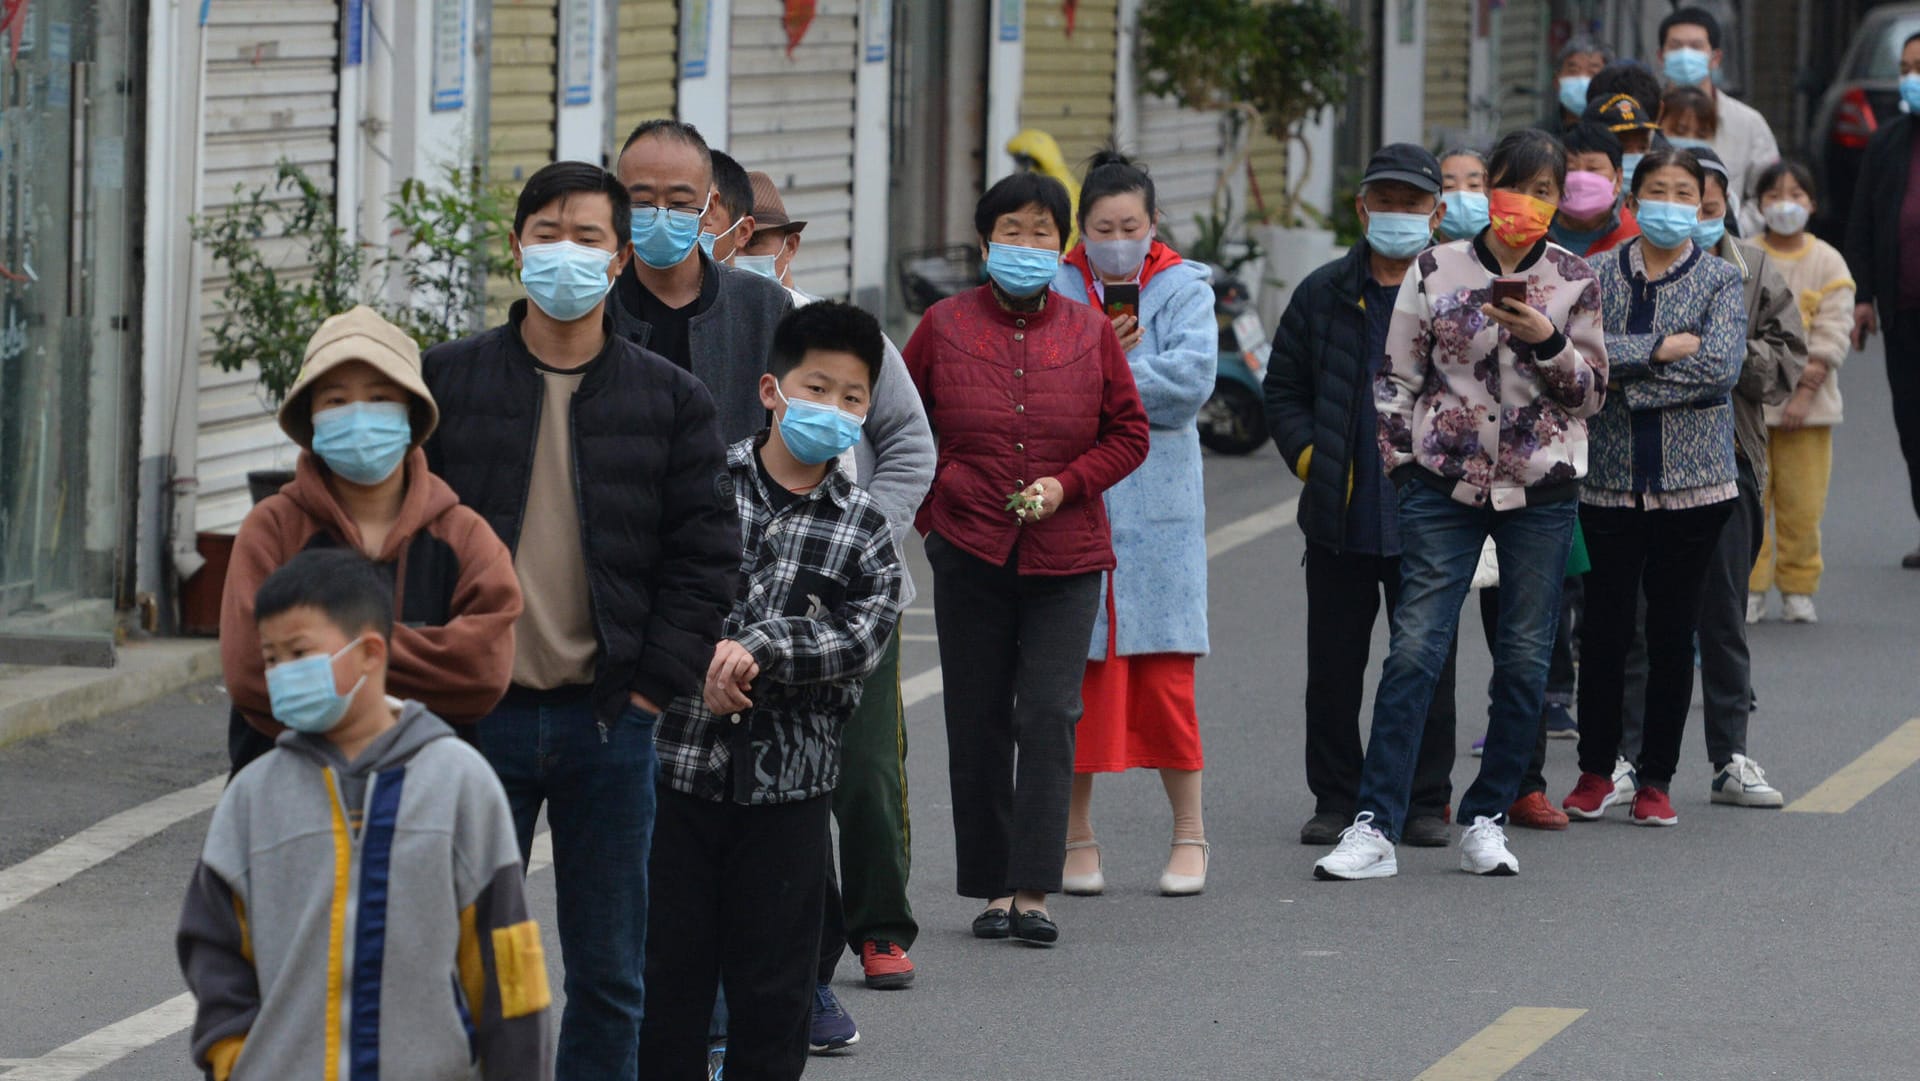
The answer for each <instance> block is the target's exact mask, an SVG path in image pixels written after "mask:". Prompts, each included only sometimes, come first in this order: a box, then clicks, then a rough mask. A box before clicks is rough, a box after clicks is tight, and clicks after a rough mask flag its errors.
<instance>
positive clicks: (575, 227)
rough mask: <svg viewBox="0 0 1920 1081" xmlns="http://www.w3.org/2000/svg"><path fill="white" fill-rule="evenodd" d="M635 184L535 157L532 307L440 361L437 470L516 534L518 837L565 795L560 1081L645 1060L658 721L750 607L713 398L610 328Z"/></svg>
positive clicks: (527, 205) (525, 274) (520, 305)
mask: <svg viewBox="0 0 1920 1081" xmlns="http://www.w3.org/2000/svg"><path fill="white" fill-rule="evenodd" d="M629 218H630V211H629V209H628V199H627V193H626V189H624V188H622V187H621V186H620V182H619V181H618V180H617V179H615V178H614V177H613V176H612V175H611V174H609V173H607V172H606V171H605V170H603V169H601V168H599V167H598V166H594V165H588V164H585V163H581V162H560V163H557V164H554V165H549V166H547V167H546V168H544V169H541V170H540V171H539V172H537V173H535V174H534V175H533V178H532V179H530V180H529V181H528V182H527V186H526V189H525V190H524V191H522V192H521V194H520V200H519V205H518V207H517V208H516V210H515V214H514V238H513V249H514V255H515V257H516V259H517V260H518V261H519V263H520V265H521V281H522V282H523V283H524V284H525V285H526V288H527V293H528V296H529V298H530V300H531V303H529V301H527V300H522V301H517V302H515V303H514V305H513V307H512V309H511V311H510V313H509V315H508V317H507V323H506V325H505V326H501V327H495V328H494V329H492V330H489V331H487V332H485V333H483V334H479V335H476V336H474V337H471V338H465V339H462V340H460V341H457V342H449V343H447V344H445V345H441V346H437V347H435V348H434V349H432V350H430V351H429V352H428V353H427V355H426V358H425V368H426V380H427V385H428V386H429V387H430V388H431V389H432V390H433V393H434V398H435V399H436V400H437V401H438V402H439V404H440V428H439V430H438V431H437V432H436V433H435V434H434V437H433V438H432V439H431V440H430V441H429V442H428V443H427V459H428V462H429V463H430V464H431V465H432V467H433V470H434V472H436V473H438V474H439V475H440V476H441V477H443V478H444V479H445V480H446V481H447V483H449V484H451V485H452V486H453V489H454V491H456V492H458V493H459V495H460V499H461V502H463V503H465V504H467V505H468V506H470V507H472V508H473V509H475V510H476V511H478V512H479V513H480V515H481V516H482V517H484V518H485V519H486V520H487V523H488V524H489V525H491V526H492V527H493V529H494V531H495V532H496V533H498V534H499V535H500V539H501V540H503V541H505V542H506V545H507V547H508V549H510V550H511V551H512V552H513V561H514V570H515V572H516V573H517V574H518V575H519V578H520V587H521V592H522V595H523V597H524V598H525V608H524V610H523V612H522V614H521V616H520V619H519V621H518V622H517V623H516V624H515V625H514V634H515V644H514V664H513V685H512V687H511V688H510V689H509V690H508V691H507V696H506V698H505V699H504V700H503V701H502V702H501V704H500V706H499V708H498V709H496V710H495V711H494V712H493V713H492V714H490V715H488V716H487V717H485V718H482V719H481V721H480V724H479V737H480V738H479V743H480V750H481V752H482V753H483V754H485V755H486V756H487V760H488V761H489V762H491V763H492V764H493V767H494V769H495V771H496V772H498V773H499V775H500V781H501V783H502V785H503V786H504V787H505V788H506V792H507V799H508V801H509V803H510V804H511V805H512V807H513V814H514V826H515V829H516V831H517V832H518V834H519V839H520V852H521V857H522V859H523V860H524V859H526V858H527V857H528V855H529V854H530V851H531V846H532V844H533V833H534V825H535V822H536V821H537V820H538V818H539V813H540V807H541V804H542V803H543V802H544V803H546V804H547V805H548V820H549V823H550V825H551V826H552V831H553V832H552V837H553V849H554V873H555V875H556V881H555V885H556V887H557V888H558V892H559V901H560V914H561V915H560V921H559V923H560V951H561V956H562V958H563V960H564V962H565V965H566V969H567V1006H566V1013H565V1015H564V1016H563V1018H562V1019H561V1023H560V1040H559V1044H560V1047H559V1061H558V1068H557V1072H556V1076H557V1078H558V1079H560V1081H569V1079H571V1081H602V1079H605V1078H613V1077H621V1078H630V1077H634V1076H636V1075H637V1074H638V1072H639V1063H638V1054H639V1035H640V1017H641V1009H642V1002H643V997H642V992H643V988H642V986H641V973H642V967H641V965H642V959H643V950H644V945H643V944H644V941H645V931H646V925H647V906H646V900H647V877H646V875H647V851H648V846H649V844H650V842H651V839H652V836H653V813H654V794H653V786H654V773H655V768H656V760H655V757H654V749H653V731H654V726H655V724H656V723H657V722H658V721H659V719H660V711H661V709H662V708H663V707H665V706H666V704H667V703H668V702H669V701H671V700H672V699H673V698H675V697H677V696H679V695H683V694H698V693H700V689H701V687H702V685H703V683H704V680H705V677H706V672H707V666H708V664H709V663H710V661H711V660H712V657H713V647H714V642H715V641H716V640H717V639H718V638H719V636H720V630H721V625H722V622H723V620H724V619H725V618H726V615H727V613H728V612H729V611H731V610H732V607H733V599H734V593H735V591H736V589H737V587H738V575H739V567H740V523H739V517H738V512H737V511H736V510H735V501H734V497H733V489H732V483H731V481H730V480H729V478H728V475H727V470H726V451H725V449H724V447H723V446H722V444H721V439H720V430H719V426H718V423H717V422H716V420H715V416H714V406H713V399H712V397H711V396H709V395H708V393H707V390H706V388H705V387H704V386H703V385H702V384H701V383H700V381H699V380H698V379H696V378H694V377H693V375H691V374H690V373H688V372H686V371H683V370H681V369H680V368H679V367H677V366H675V365H674V364H672V363H671V362H669V361H667V360H665V359H664V358H662V357H660V356H658V355H656V354H654V353H650V352H648V351H647V350H645V349H642V348H641V347H640V346H638V345H635V344H634V343H632V342H630V341H628V340H626V339H624V338H622V337H621V336H620V335H619V334H617V333H615V331H614V326H613V319H612V318H611V317H610V316H609V314H608V313H607V310H606V308H607V304H606V296H607V291H608V289H609V288H610V287H611V285H612V283H613V280H614V278H615V277H617V276H618V274H619V273H620V270H621V268H622V267H623V266H624V265H625V264H626V261H627V259H628V258H629V256H630V255H631V253H632V245H631V242H630V241H629V240H628V235H629Z"/></svg>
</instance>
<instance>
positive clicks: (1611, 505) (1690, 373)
mask: <svg viewBox="0 0 1920 1081" xmlns="http://www.w3.org/2000/svg"><path fill="white" fill-rule="evenodd" d="M1705 182H1706V178H1705V171H1704V170H1703V169H1702V168H1701V166H1700V162H1699V160H1698V159H1697V158H1695V157H1694V156H1693V154H1692V153H1691V152H1689V151H1685V150H1655V151H1652V152H1651V153H1649V154H1648V155H1647V158H1646V160H1645V161H1643V162H1641V163H1640V171H1639V172H1638V173H1636V174H1635V175H1634V179H1633V202H1634V213H1635V215H1636V216H1637V217H1638V218H1639V220H1640V236H1639V238H1638V239H1635V240H1632V241H1629V242H1628V243H1627V244H1626V245H1624V246H1623V247H1621V248H1620V249H1619V250H1618V251H1616V252H1614V253H1612V254H1610V255H1608V256H1606V257H1605V258H1602V259H1599V260H1597V263H1598V266H1597V270H1598V272H1599V275H1600V291H1601V296H1602V298H1603V300H1604V306H1605V315H1604V319H1605V325H1606V331H1607V337H1606V340H1607V356H1608V358H1609V362H1610V364H1609V367H1610V371H1611V373H1612V378H1613V380H1614V381H1615V383H1616V384H1617V385H1618V387H1619V390H1618V392H1616V393H1613V394H1610V395H1609V396H1608V399H1607V403H1606V407H1605V408H1604V409H1602V410H1601V411H1600V414H1599V416H1598V417H1596V418H1595V419H1594V421H1593V423H1592V424H1591V425H1589V427H1588V435H1589V449H1588V453H1589V458H1590V460H1591V463H1592V468H1591V470H1590V472H1589V473H1588V475H1587V479H1586V483H1585V485H1584V486H1583V488H1582V490H1581V494H1580V501H1581V506H1580V526H1581V530H1582V531H1583V532H1584V533H1585V535H1586V540H1587V552H1588V555H1589V557H1590V558H1591V560H1592V563H1593V567H1592V570H1590V571H1589V572H1588V574H1587V593H1586V597H1587V609H1586V621H1585V622H1584V623H1583V624H1582V625H1581V628H1580V693H1579V701H1580V779H1579V782H1578V783H1577V784H1576V785H1575V786H1574V788H1573V791H1572V792H1571V793H1570V794H1569V795H1568V796H1567V798H1566V799H1565V800H1564V801H1562V803H1561V806H1562V807H1563V808H1564V809H1565V810H1566V812H1567V813H1568V814H1569V815H1571V816H1573V817H1574V818H1576V819H1583V820H1592V819H1598V818H1600V817H1601V816H1602V815H1604V814H1605V813H1606V810H1607V808H1608V807H1610V806H1612V805H1613V804H1614V803H1615V802H1617V801H1618V800H1619V798H1620V795H1621V788H1620V784H1619V781H1618V780H1617V779H1616V777H1615V776H1614V774H1615V771H1616V769H1617V767H1618V764H1619V757H1620V750H1621V740H1622V737H1621V717H1622V712H1623V708H1624V705H1625V699H1626V690H1625V687H1626V666H1627V653H1628V649H1629V647H1630V645H1631V643H1632V642H1633V640H1634V636H1635V635H1636V634H1637V633H1644V634H1645V636H1646V643H1647V689H1646V693H1645V696H1644V699H1645V718H1646V720H1645V727H1644V731H1643V735H1642V738H1641V749H1640V756H1639V760H1638V762H1637V763H1635V765H1636V766H1637V771H1638V782H1639V783H1638V790H1637V791H1636V792H1635V794H1634V796H1633V805H1632V812H1631V817H1632V820H1633V822H1634V823H1635V824H1636V825H1641V826H1672V825H1676V824H1678V822H1679V815H1678V814H1677V813H1676V812H1675V811H1674V808H1673V803H1672V801H1671V800H1670V799H1669V798H1668V795H1667V791H1668V787H1669V786H1670V785H1671V784H1672V781H1673V775H1674V771H1675V769H1676V767H1677V765H1678V761H1679V755H1680V742H1681V735H1682V732H1683V730H1684V727H1685V725H1686V719H1687V711H1688V708H1689V703H1690V702H1691V701H1692V698H1693V641H1694V631H1695V629H1696V627H1697V625H1698V620H1699V612H1700V601H1701V595H1702V588H1703V583H1704V581H1705V576H1706V573H1707V567H1708V565H1709V564H1710V563H1711V562H1712V560H1713V554H1714V551H1715V549H1716V547H1717V546H1718V544H1719V541H1720V537H1721V532H1722V529H1723V527H1724V526H1725V524H1726V521H1727V518H1728V516H1729V515H1730V514H1731V513H1732V512H1733V508H1734V506H1735V502H1736V501H1737V499H1738V498H1739V483H1738V480H1739V472H1738V468H1737V465H1736V456H1735V450H1734V448H1735V444H1736V440H1735V434H1734V430H1735V429H1734V416H1733V404H1732V401H1731V395H1732V393H1733V390H1734V387H1735V385H1736V383H1737V382H1738V380H1739V376H1740V368H1741V364H1742V362H1743V360H1744V358H1745V356H1746V344H1747V332H1746V306H1745V300H1744V288H1743V283H1742V282H1741V280H1740V272H1739V271H1738V270H1736V269H1734V267H1733V266H1732V265H1731V264H1729V263H1727V262H1726V261H1724V260H1722V259H1719V258H1716V257H1714V256H1712V255H1709V254H1707V253H1706V252H1704V251H1702V250H1701V249H1700V246H1699V245H1697V244H1695V243H1694V237H1695V235H1696V232H1697V230H1698V228H1699V222H1700V200H1701V194H1702V192H1703V190H1704V188H1705ZM1643 595H1644V597H1645V598H1646V606H1647V607H1646V615H1645V617H1644V618H1641V616H1640V615H1639V612H1638V603H1639V598H1640V597H1642V596H1643Z"/></svg>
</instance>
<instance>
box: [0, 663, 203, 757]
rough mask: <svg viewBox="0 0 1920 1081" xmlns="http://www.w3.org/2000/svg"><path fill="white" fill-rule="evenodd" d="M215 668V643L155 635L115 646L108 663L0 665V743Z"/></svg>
mask: <svg viewBox="0 0 1920 1081" xmlns="http://www.w3.org/2000/svg"><path fill="white" fill-rule="evenodd" d="M219 674H220V643H219V642H218V641H216V640H214V639H211V638H160V639H155V640H153V641H150V642H137V643H132V644H129V645H125V646H122V647H120V653H119V663H118V664H116V665H114V666H113V667H112V668H64V667H44V668H41V667H26V666H14V667H7V666H0V746H5V745H6V744H8V743H12V742H14V741H15V740H21V739H26V738H28V737H30V736H38V735H43V734H45V733H47V732H51V731H53V730H54V729H56V728H59V727H60V726H61V725H63V724H69V723H72V722H74V721H90V720H93V719H94V718H96V717H102V716H105V715H106V714H109V713H113V712H116V711H119V710H123V709H132V708H133V707H135V706H139V705H143V704H145V703H147V702H151V701H153V700H154V699H156V698H159V697H161V696H162V695H165V694H168V693H171V692H173V691H176V690H178V689H180V688H181V687H184V686H187V685H188V684H190V683H195V682H198V681H200V680H203V679H212V678H215V677H217V676H219Z"/></svg>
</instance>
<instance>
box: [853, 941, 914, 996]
mask: <svg viewBox="0 0 1920 1081" xmlns="http://www.w3.org/2000/svg"><path fill="white" fill-rule="evenodd" d="M860 967H861V968H863V969H865V970H866V973H867V986H868V987H871V988H873V989H875V990H877V991H892V990H895V989H897V988H901V987H905V986H907V985H908V984H910V983H912V982H913V962H912V961H910V960H908V959H907V951H905V950H903V949H901V948H900V947H898V946H896V945H894V944H893V943H891V942H888V941H887V940H886V939H884V938H870V939H867V940H866V941H865V942H862V943H861V944H860Z"/></svg>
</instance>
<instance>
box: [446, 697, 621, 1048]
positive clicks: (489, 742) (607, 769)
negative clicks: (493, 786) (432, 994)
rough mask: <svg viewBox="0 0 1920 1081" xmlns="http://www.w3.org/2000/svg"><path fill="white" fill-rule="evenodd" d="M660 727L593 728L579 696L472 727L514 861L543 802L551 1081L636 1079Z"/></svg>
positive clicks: (506, 711) (508, 711)
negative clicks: (552, 958)
mask: <svg viewBox="0 0 1920 1081" xmlns="http://www.w3.org/2000/svg"><path fill="white" fill-rule="evenodd" d="M583 692H584V689H583ZM516 699H517V700H516ZM658 720H659V718H657V717H655V716H654V715H653V714H650V713H647V712H646V711H644V710H641V709H639V708H637V707H634V706H628V707H627V708H626V709H625V710H624V711H623V712H622V713H621V714H620V716H619V717H618V718H617V719H616V720H614V721H611V722H602V721H599V720H597V719H596V718H595V717H594V711H593V705H592V703H590V702H589V701H588V700H587V697H586V695H585V694H584V693H582V694H581V696H580V697H578V698H576V699H572V700H568V701H549V702H531V701H527V700H526V698H525V697H524V696H517V695H514V694H509V696H508V701H506V702H503V703H501V705H500V706H499V708H497V709H495V710H494V711H493V712H492V713H490V714H488V715H487V716H486V717H484V718H482V719H481V721H480V751H481V753H482V754H484V755H486V757H487V761H488V762H490V763H492V765H493V768H494V772H495V773H497V774H499V776H500V784H501V786H502V787H503V788H505V789H506V793H507V803H508V804H509V805H510V806H511V807H512V808H513V827H514V832H515V833H516V834H518V835H519V840H520V859H521V862H522V863H523V864H524V863H525V861H526V860H527V858H528V855H529V853H530V851H531V849H532V847H533V833H534V826H535V824H536V823H537V822H538V821H539V818H540V806H541V804H542V803H545V804H546V808H547V824H548V826H549V827H550V828H551V829H552V832H553V837H552V840H553V874H554V886H555V888H556V892H557V893H558V895H559V912H558V917H559V918H558V924H559V932H560V958H561V962H562V964H563V965H564V967H565V968H566V992H567V1005H566V1012H565V1013H564V1014H563V1015H562V1017H561V1019H560V1050H559V1061H558V1065H557V1067H556V1069H555V1072H554V1076H555V1078H556V1081H606V1079H607V1078H631V1077H635V1076H638V1074H639V1068H640V1067H639V1055H640V1018H641V1014H642V1008H643V1005H644V1001H645V1000H644V992H643V985H642V982H641V974H642V971H643V968H642V966H643V964H644V961H645V956H646V944H647V854H648V850H649V849H650V847H651V845H652V841H653V813H654V805H653V783H654V771H655V766H656V762H655V759H654V754H653V729H654V725H655V723H656V722H657V721H658Z"/></svg>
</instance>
